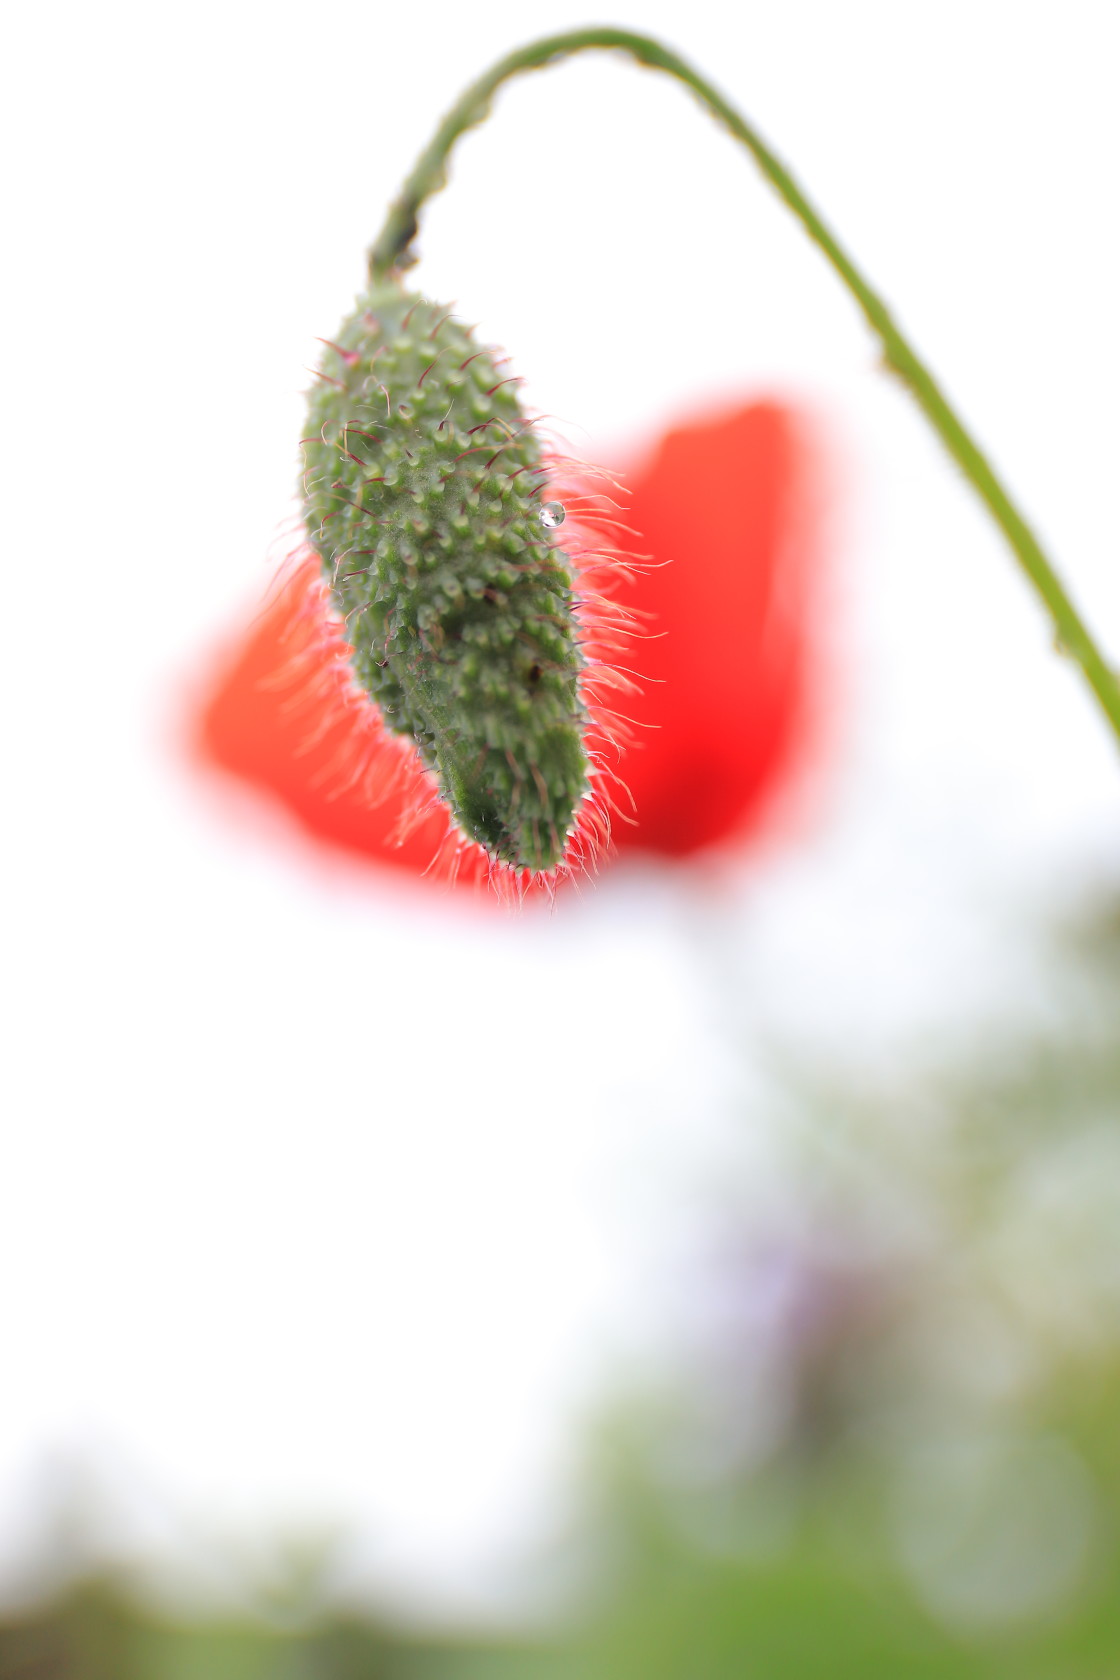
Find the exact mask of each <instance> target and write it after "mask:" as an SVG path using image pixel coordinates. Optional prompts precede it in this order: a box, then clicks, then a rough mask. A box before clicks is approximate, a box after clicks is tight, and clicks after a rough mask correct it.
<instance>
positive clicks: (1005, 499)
mask: <svg viewBox="0 0 1120 1680" xmlns="http://www.w3.org/2000/svg"><path fill="white" fill-rule="evenodd" d="M589 49H607V50H611V49H613V50H616V51H619V52H624V53H627V54H628V55H629V56H630V57H631V58H633V59H636V60H637V62H638V63H639V64H642V65H645V66H647V67H648V68H650V69H653V70H662V71H664V72H665V74H666V75H669V76H672V77H674V78H675V79H676V80H677V81H679V82H683V83H684V85H685V86H686V87H688V88H691V89H692V91H693V93H694V94H695V95H696V96H697V98H698V99H699V100H700V103H701V104H702V105H704V106H705V107H706V108H707V109H708V110H709V111H710V112H711V114H712V115H713V116H714V117H715V118H716V120H717V121H718V122H720V123H722V124H723V126H724V127H725V128H726V129H728V130H729V131H730V133H731V134H732V135H733V136H734V137H735V139H736V140H738V141H739V142H740V144H742V145H743V146H745V147H746V148H747V150H748V151H749V152H750V153H751V155H752V157H753V158H754V160H755V162H756V163H757V164H758V166H759V168H760V169H761V170H762V173H763V174H764V175H765V176H766V178H767V180H769V181H770V183H771V185H772V186H773V187H774V188H775V189H776V191H777V192H778V194H779V196H780V197H781V198H782V199H784V201H785V203H786V204H787V205H788V207H789V208H790V209H791V210H792V211H793V213H794V215H795V216H796V217H797V218H798V220H799V221H800V222H801V224H802V226H803V227H804V229H805V231H806V233H807V234H808V235H809V237H810V239H812V240H813V241H814V243H815V244H816V245H818V246H819V247H820V249H821V250H822V251H823V252H824V255H825V256H826V257H827V259H828V261H829V262H830V263H831V265H832V267H833V268H834V269H835V271H836V273H837V274H838V275H839V276H840V278H841V280H842V281H843V282H844V284H845V286H846V287H847V288H848V291H849V292H850V293H851V294H852V296H853V297H854V298H855V300H856V302H857V303H858V304H859V307H860V309H861V310H862V311H863V314H864V317H865V318H866V320H867V322H868V325H869V326H870V327H871V330H872V332H874V333H875V335H876V337H877V338H878V339H879V341H880V343H881V344H882V347H883V354H884V359H885V361H886V364H887V366H888V367H889V368H890V369H891V370H892V372H894V373H895V374H897V376H898V377H899V379H901V380H902V383H903V384H904V385H905V386H906V388H907V390H908V391H909V392H910V394H911V396H912V397H913V398H914V401H915V402H916V403H917V404H918V407H919V408H920V409H921V410H922V413H923V414H924V415H925V416H926V419H927V420H928V421H929V423H930V425H931V426H932V427H933V429H934V431H935V432H936V433H937V435H938V437H939V438H940V439H941V441H942V443H943V444H944V446H945V448H946V449H947V450H948V452H949V454H950V455H951V456H952V457H953V459H954V461H956V463H957V465H958V466H959V467H960V469H961V471H962V472H963V473H964V476H965V477H966V478H967V479H968V481H969V483H970V484H971V485H972V487H973V489H974V490H975V491H976V493H977V495H978V496H979V497H980V500H981V501H982V502H983V503H984V505H985V507H986V508H987V509H988V511H989V513H990V514H991V516H992V518H993V519H994V520H995V522H996V524H997V525H998V526H999V528H1000V530H1001V531H1002V532H1003V534H1004V536H1005V537H1006V538H1007V541H1008V543H1009V544H1010V545H1011V548H1012V550H1013V551H1014V553H1015V556H1016V558H1017V559H1018V561H1019V564H1020V566H1021V567H1022V569H1023V571H1024V572H1025V573H1026V575H1027V577H1028V578H1029V580H1030V582H1031V583H1032V584H1033V585H1034V588H1035V590H1036V591H1037V593H1038V594H1039V596H1040V597H1041V599H1042V601H1043V603H1044V605H1045V607H1046V609H1047V611H1048V612H1049V614H1050V617H1051V619H1052V620H1053V624H1054V630H1055V635H1056V638H1057V641H1058V645H1059V646H1060V647H1061V648H1062V649H1063V650H1064V651H1065V652H1066V653H1068V654H1069V655H1070V657H1071V658H1073V659H1075V660H1076V661H1077V663H1078V664H1079V665H1080V666H1081V669H1082V671H1083V672H1084V675H1085V678H1086V680H1087V682H1088V683H1089V686H1090V688H1091V689H1092V691H1093V693H1094V694H1095V695H1096V697H1097V700H1098V701H1099V702H1100V705H1101V708H1102V710H1103V711H1104V713H1105V716H1106V717H1107V718H1108V721H1109V723H1110V724H1111V726H1112V729H1113V732H1114V733H1115V735H1116V736H1117V738H1118V739H1120V683H1118V682H1117V678H1116V674H1115V673H1114V672H1113V670H1112V669H1111V668H1110V667H1109V665H1108V664H1107V662H1106V661H1105V659H1104V657H1103V655H1102V654H1101V651H1100V649H1099V648H1098V646H1097V644H1096V642H1095V641H1094V639H1093V637H1092V635H1091V634H1090V632H1089V629H1088V627H1087V626H1086V624H1085V622H1084V621H1083V619H1082V618H1081V615H1080V613H1079V612H1078V611H1077V609H1076V608H1075V606H1074V605H1073V602H1072V601H1071V600H1070V598H1069V596H1068V595H1067V593H1066V590H1065V588H1064V586H1063V584H1062V583H1061V581H1060V579H1059V578H1058V576H1057V573H1056V572H1055V571H1054V568H1053V566H1052V565H1051V564H1050V561H1049V560H1048V559H1047V557H1046V555H1045V554H1044V553H1043V550H1042V547H1041V544H1040V543H1039V541H1038V538H1037V537H1036V536H1035V534H1034V532H1033V531H1032V530H1031V527H1030V525H1029V524H1028V523H1027V521H1026V519H1025V518H1024V516H1023V514H1022V513H1021V512H1020V511H1019V509H1018V508H1017V507H1016V505H1015V503H1014V502H1013V501H1012V499H1011V497H1010V496H1009V494H1008V493H1007V491H1006V490H1005V489H1004V487H1003V485H1002V484H1001V483H1000V481H999V479H998V477H997V476H996V473H995V471H994V469H993V467H992V465H991V463H990V462H989V460H988V459H987V457H986V456H985V454H984V452H983V450H982V449H981V448H980V446H979V444H978V443H977V442H976V440H975V438H973V437H972V435H971V434H970V432H969V431H968V429H967V427H966V426H965V425H964V423H963V422H962V421H961V420H960V418H959V417H958V415H957V414H956V413H954V411H953V409H952V407H951V405H950V403H949V401H948V399H947V398H946V396H945V394H944V393H943V391H942V390H941V388H940V386H939V385H938V384H937V381H936V380H935V379H934V377H933V375H932V374H931V373H930V371H929V369H928V368H927V367H926V366H925V364H924V362H923V361H922V360H921V358H920V357H919V356H918V355H917V353H916V352H915V350H914V349H913V348H912V346H911V345H910V344H909V343H908V341H907V340H906V338H905V337H904V336H903V334H902V333H901V332H900V331H899V329H898V327H897V326H896V325H895V323H894V321H893V320H892V318H891V314H890V311H889V310H888V308H887V306H886V304H885V303H884V302H883V300H882V298H881V297H879V295H878V293H876V292H875V291H874V290H873V289H872V287H871V286H870V285H868V283H867V281H866V280H865V279H864V277H863V275H862V274H861V273H860V272H859V270H858V269H857V268H856V266H855V264H854V263H853V262H852V260H851V258H850V257H849V256H848V254H847V252H846V251H845V250H844V248H843V246H841V245H840V243H839V241H838V240H837V239H836V238H835V236H834V235H833V234H832V233H831V232H830V231H829V229H828V227H827V226H826V225H825V223H824V222H823V221H822V220H821V218H820V216H819V215H818V214H817V212H816V210H815V209H814V208H813V206H812V205H811V204H810V202H809V200H808V199H807V198H806V197H805V194H804V193H803V192H802V191H801V188H800V187H799V186H798V185H797V182H796V181H795V180H794V179H793V177H792V175H791V174H790V173H789V170H788V169H786V167H785V165H784V164H783V163H781V162H780V161H779V159H778V158H777V157H775V155H774V153H773V152H772V151H771V150H770V148H769V146H767V145H766V143H765V141H764V140H762V139H761V138H760V136H759V135H758V134H757V133H756V132H755V130H754V129H753V128H752V127H751V126H750V124H749V123H748V122H747V121H746V120H745V119H744V118H743V117H741V116H740V115H739V113H738V112H737V111H736V110H735V109H734V108H733V107H732V106H731V105H729V104H728V103H727V101H726V100H725V99H724V98H723V96H722V95H721V94H720V93H718V92H717V91H716V89H715V88H714V87H712V85H711V84H710V83H709V82H707V81H705V79H704V78H703V77H702V76H701V75H700V74H699V73H698V72H697V71H696V70H694V69H693V68H692V67H691V65H689V64H686V63H685V61H684V60H683V59H681V58H678V57H677V55H676V54H675V53H672V52H670V51H669V49H668V48H667V47H663V46H662V45H661V44H660V43H659V42H657V41H654V40H652V39H650V38H649V37H648V36H645V35H634V34H631V33H630V32H629V31H628V30H625V29H577V30H573V31H571V32H570V33H567V34H563V35H551V36H546V37H545V38H544V39H542V40H540V41H534V42H532V43H531V44H530V45H529V46H527V47H521V48H519V49H518V51H517V52H513V53H510V54H509V56H508V57H506V58H503V59H501V60H500V61H499V62H498V63H497V64H495V65H494V66H493V67H492V68H491V69H490V70H488V71H487V72H486V74H485V75H484V76H481V77H480V78H479V79H478V81H476V82H474V83H472V85H471V86H470V87H469V88H467V90H466V92H465V93H464V94H463V95H462V97H461V98H460V99H459V101H458V103H457V104H456V105H455V106H453V108H452V109H451V110H450V111H449V112H448V114H447V116H446V117H445V118H444V120H443V122H442V123H441V124H440V126H439V128H438V130H437V131H436V134H435V136H434V138H433V139H432V142H431V144H430V145H429V146H428V148H427V150H426V151H425V152H424V153H423V154H422V155H421V157H420V158H419V159H418V161H417V163H416V167H415V168H414V169H413V171H412V174H411V175H410V176H409V177H408V180H407V181H406V182H405V184H404V187H403V189H402V191H401V194H400V197H399V198H398V199H397V200H396V202H395V203H394V204H393V206H392V207H391V209H390V211H389V214H388V217H387V218H386V222H385V226H384V227H383V228H382V230H381V233H380V235H379V236H378V238H377V240H376V241H375V243H374V245H373V246H372V248H371V250H370V254H369V264H370V272H371V274H372V275H373V276H374V277H377V276H380V275H383V274H386V273H388V272H389V271H391V270H394V269H402V268H407V267H409V266H411V264H412V263H413V262H414V261H415V260H416V259H415V257H414V256H413V255H412V252H411V246H412V242H413V240H414V239H415V237H416V233H417V217H418V215H419V212H420V209H421V206H422V205H423V204H424V202H425V200H426V199H428V198H430V197H431V196H432V194H433V193H436V192H438V191H439V190H440V188H441V187H442V186H443V185H444V183H445V181H446V168H447V159H448V155H449V154H450V152H451V149H452V147H453V146H454V144H455V142H456V140H458V138H459V137H460V135H461V134H463V133H464V132H465V131H466V130H467V129H469V128H473V127H474V126H475V125H476V124H478V123H480V122H482V121H483V120H484V119H485V117H486V116H487V115H488V114H489V110H490V102H491V100H492V98H493V96H494V94H495V92H496V91H497V89H498V88H499V87H500V86H501V85H502V83H503V82H506V81H508V80H509V79H510V77H512V76H516V75H519V74H520V73H521V72H522V71H523V70H539V69H542V68H543V67H544V66H546V65H549V64H555V63H557V62H559V61H560V60H561V59H564V58H569V57H571V56H572V54H573V53H578V52H585V51H587V50H589Z"/></svg>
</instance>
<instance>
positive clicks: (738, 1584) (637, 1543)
mask: <svg viewBox="0 0 1120 1680" xmlns="http://www.w3.org/2000/svg"><path fill="white" fill-rule="evenodd" d="M1032 964H1033V967H1032ZM1024 966H1025V971H1026V972H1028V983H1026V984H1025V985H1024V988H1023V990H1022V1001H1021V1004H1020V1005H1019V1006H1018V1008H1019V1014H1018V1016H1017V1018H1012V1019H1006V1020H1004V1021H1002V1022H995V1023H989V1024H988V1025H987V1027H986V1028H985V1030H984V1033H983V1035H982V1039H981V1040H980V1041H979V1042H977V1043H975V1044H972V1045H969V1046H967V1047H965V1049H964V1050H963V1051H962V1050H961V1048H960V1046H958V1047H957V1048H956V1049H955V1051H954V1052H953V1054H952V1055H945V1054H942V1055H941V1056H939V1057H938V1058H937V1059H936V1062H935V1064H934V1065H933V1066H932V1067H929V1068H927V1069H926V1070H925V1071H916V1070H915V1068H914V1067H913V1066H910V1067H908V1068H907V1069H906V1070H905V1071H904V1072H903V1073H902V1074H897V1073H896V1074H894V1075H883V1074H882V1073H880V1075H879V1076H878V1077H877V1079H876V1080H875V1081H874V1082H872V1081H870V1080H867V1081H865V1082H863V1083H859V1082H855V1081H853V1080H852V1079H851V1077H848V1078H846V1079H843V1080H837V1079H835V1078H833V1079H828V1078H826V1077H824V1076H823V1074H822V1073H821V1070H820V1068H819V1067H818V1068H816V1069H814V1071H813V1075H812V1078H811V1080H807V1079H806V1078H805V1077H804V1076H803V1075H800V1074H791V1075H790V1076H789V1077H787V1078H784V1079H781V1080H779V1081H777V1082H776V1086H775V1103H776V1104H777V1105H778V1112H777V1116H776V1118H777V1121H778V1123H777V1124H776V1125H775V1127H774V1128H773V1129H774V1131H775V1132H776V1134H777V1135H778V1136H779V1138H781V1139H782V1140H784V1141H783V1143H782V1146H781V1149H780V1150H779V1155H778V1157H777V1158H776V1162H775V1164H774V1165H773V1166H772V1168H771V1170H770V1177H769V1178H768V1180H767V1183H766V1185H765V1187H764V1194H763V1195H762V1198H761V1199H762V1202H763V1204H764V1206H765V1209H766V1217H765V1218H764V1219H762V1220H761V1222H760V1218H759V1214H758V1207H757V1202H758V1196H757V1194H756V1207H755V1211H754V1213H753V1214H752V1215H751V1218H750V1219H749V1220H745V1219H744V1221H743V1222H742V1224H741V1226H740V1227H739V1228H738V1229H739V1236H738V1237H735V1238H734V1240H732V1241H730V1242H729V1243H728V1242H724V1244H723V1246H722V1249H721V1251H720V1252H718V1253H715V1254H714V1255H713V1265H712V1268H711V1270H710V1275H708V1277H707V1282H706V1284H705V1287H704V1288H700V1289H698V1290H697V1291H696V1294H695V1304H696V1308H697V1322H698V1325H699V1328H697V1329H696V1333H695V1335H694V1336H693V1337H692V1340H691V1341H689V1338H688V1335H687V1334H686V1335H685V1343H686V1344H687V1345H686V1347H685V1351H684V1352H683V1353H679V1350H678V1353H679V1356H678V1358H677V1359H676V1361H675V1362H669V1363H670V1364H671V1366H672V1368H671V1369H667V1370H666V1372H665V1375H664V1380H662V1381H651V1383H650V1384H649V1388H648V1391H646V1392H643V1393H642V1394H640V1395H638V1396H637V1397H631V1398H629V1399H627V1400H626V1401H624V1402H619V1403H618V1404H617V1406H616V1408H615V1412H614V1415H613V1417H612V1418H610V1419H609V1420H605V1421H604V1422H603V1424H602V1426H601V1429H600V1431H599V1435H598V1438H597V1439H596V1440H595V1441H594V1442H592V1443H591V1444H590V1446H589V1454H588V1456H589V1461H590V1462H591V1463H592V1466H593V1470H592V1474H591V1475H590V1476H589V1489H590V1492H589V1497H588V1498H587V1500H586V1501H585V1511H584V1517H583V1519H582V1529H581V1530H580V1536H579V1538H578V1540H576V1541H572V1542H570V1543H569V1550H568V1555H567V1557H566V1559H565V1560H563V1567H564V1568H565V1569H566V1571H567V1574H568V1577H569V1578H576V1579H579V1580H581V1581H582V1583H583V1586H582V1588H581V1589H580V1591H579V1592H577V1593H576V1594H575V1595H574V1596H575V1598H576V1601H577V1604H578V1606H579V1607H578V1608H577V1609H575V1610H572V1611H569V1613H568V1614H567V1616H566V1617H557V1618H556V1620H555V1622H554V1624H553V1625H552V1626H551V1627H547V1628H543V1629H538V1630H536V1631H533V1632H530V1633H528V1634H525V1635H523V1636H521V1637H516V1638H514V1637H510V1636H502V1637H494V1638H492V1639H489V1638H487V1637H485V1636H481V1635H477V1634H476V1635H472V1636H471V1637H469V1638H468V1637H464V1638H461V1639H457V1638H454V1637H449V1636H446V1635H443V1634H441V1635H439V1636H435V1635H432V1634H425V1633H423V1632H422V1631H421V1632H418V1631H416V1630H415V1628H412V1629H409V1630H407V1631H406V1630H404V1629H403V1628H402V1627H400V1626H396V1627H394V1626H393V1624H392V1622H391V1619H390V1618H385V1619H383V1620H382V1621H381V1622H380V1623H377V1624H375V1623H374V1622H373V1621H372V1620H368V1621H365V1620H361V1619H358V1618H357V1617H356V1616H354V1615H351V1614H343V1613H341V1612H340V1611H338V1610H337V1609H332V1608H330V1606H329V1604H328V1602H327V1595H326V1594H325V1593H321V1594H317V1593H316V1592H315V1591H314V1590H310V1591H309V1592H308V1594H307V1597H306V1601H305V1602H304V1601H300V1602H299V1603H295V1604H290V1605H285V1606H284V1607H283V1608H284V1617H283V1619H282V1620H280V1619H278V1617H277V1616H276V1614H273V1616H272V1619H271V1620H270V1619H269V1617H268V1616H267V1615H265V1614H264V1613H263V1612H262V1614H261V1616H260V1618H259V1619H256V1620H254V1619H253V1618H252V1617H251V1616H250V1615H249V1614H248V1613H246V1615H245V1617H244V1619H242V1620H239V1621H238V1620H229V1619H227V1620H218V1619H214V1620H212V1621H210V1622H205V1621H200V1622H194V1623H189V1624H188V1623H183V1624H180V1625H175V1624H173V1623H172V1622H171V1621H169V1620H166V1619H162V1618H161V1617H160V1616H159V1615H158V1614H156V1613H155V1612H154V1611H152V1610H151V1609H144V1608H143V1607H141V1603H140V1600H139V1598H138V1597H135V1596H131V1597H130V1594H129V1591H128V1589H127V1586H126V1585H124V1584H121V1583H111V1582H108V1581H105V1580H101V1581H97V1580H94V1579H92V1578H90V1579H87V1580H85V1581H84V1582H79V1583H78V1584H76V1585H71V1586H70V1587H68V1588H66V1589H65V1590H61V1591H60V1592H58V1593H57V1594H56V1596H55V1597H54V1598H53V1599H52V1600H51V1601H49V1602H48V1603H46V1604H45V1605H40V1606H39V1607H38V1608H36V1609H34V1610H31V1609H27V1610H24V1611H22V1612H20V1613H14V1612H9V1613H8V1617H7V1619H6V1621H4V1622H3V1623H2V1625H0V1680H366V1677H370V1680H374V1677H376V1680H397V1677H400V1680H427V1677H429V1676H430V1677H432V1680H442V1677H446V1680H491V1677H493V1680H504V1677H505V1676H507V1675H508V1676H510V1677H511V1680H513V1677H514V1676H516V1677H518V1680H522V1677H524V1680H536V1677H537V1676H541V1677H546V1676H547V1677H548V1680H567V1677H569V1676H571V1677H572V1680H576V1677H578V1680H599V1677H603V1680H607V1677H610V1680H725V1677H727V1680H730V1677H732V1676H736V1677H737V1676H745V1677H756V1676H757V1677H759V1680H771V1677H773V1680H779V1677H781V1680H787V1677H788V1680H812V1677H815V1676H821V1677H824V1676H837V1677H842V1676H848V1675H851V1676H853V1677H854V1676H860V1677H863V1680H866V1677H868V1676H876V1675H882V1676H884V1677H886V1676H890V1677H892V1680H922V1677H927V1676H928V1677H929V1680H934V1677H936V1676H946V1677H948V1676H954V1677H961V1680H966V1677H970V1676H977V1677H980V1676H984V1677H993V1680H994V1677H997V1676H998V1677H1006V1680H1113V1677H1116V1676H1120V1031H1118V1030H1117V1029H1118V1024H1120V917H1118V916H1117V914H1116V913H1115V907H1114V906H1101V905H1097V906H1095V907H1094V909H1093V912H1092V914H1091V915H1087V916H1085V917H1083V918H1082V919H1080V921H1079V923H1078V925H1077V926H1076V927H1074V928H1072V929H1071V928H1070V927H1066V928H1065V929H1064V930H1062V931H1061V932H1060V933H1058V934H1056V935H1052V936H1050V937H1049V938H1048V940H1047V941H1046V942H1044V943H1043V944H1041V945H1040V946H1039V947H1037V948H1036V949H1035V951H1034V952H1033V954H1029V953H1028V954H1027V956H1025V958H1024ZM1031 972H1033V973H1034V975H1035V977H1036V978H1035V983H1034V984H1033V986H1032V984H1031V983H1030V982H1029V973H1031ZM800 1065H802V1066H803V1065H804V1061H803V1058H801V1060H800ZM756 1190H757V1186H756ZM741 1211H742V1210H741V1209H740V1210H738V1212H741ZM737 1217H738V1213H737V1211H736V1209H735V1208H734V1207H732V1208H731V1209H730V1210H728V1208H727V1207H726V1206H725V1207H724V1208H723V1209H722V1211H721V1210H719V1209H716V1210H715V1212H714V1217H713V1226H714V1227H718V1228H719V1229H720V1230H722V1231H723V1233H724V1235H725V1236H726V1234H727V1232H728V1231H731V1232H732V1233H734V1232H735V1231H736V1218H737ZM744 1233H745V1234H744ZM705 1290H707V1293H705ZM713 1300H715V1301H716V1302H717V1305H718V1310H717V1311H715V1312H713V1311H712V1310H711V1303H712V1301H713Z"/></svg>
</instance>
